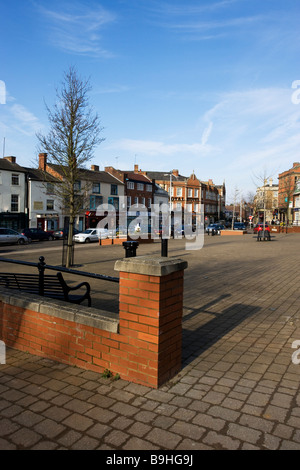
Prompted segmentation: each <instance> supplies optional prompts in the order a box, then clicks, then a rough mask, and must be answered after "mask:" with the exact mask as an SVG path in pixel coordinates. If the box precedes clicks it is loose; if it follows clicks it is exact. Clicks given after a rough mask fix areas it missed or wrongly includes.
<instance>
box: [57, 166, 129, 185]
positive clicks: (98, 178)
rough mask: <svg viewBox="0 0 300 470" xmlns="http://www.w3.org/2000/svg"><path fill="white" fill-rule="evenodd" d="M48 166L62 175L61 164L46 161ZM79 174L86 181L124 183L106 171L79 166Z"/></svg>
mask: <svg viewBox="0 0 300 470" xmlns="http://www.w3.org/2000/svg"><path fill="white" fill-rule="evenodd" d="M48 166H49V167H51V168H53V170H55V171H56V172H57V173H59V174H60V175H61V176H64V173H63V170H62V167H61V165H57V164H53V163H48ZM79 176H80V178H82V179H83V180H87V181H94V182H100V183H108V184H120V185H123V184H124V183H123V182H122V181H121V180H119V179H118V178H116V177H115V176H113V175H111V174H110V173H107V172H106V171H98V170H87V169H85V168H80V169H79Z"/></svg>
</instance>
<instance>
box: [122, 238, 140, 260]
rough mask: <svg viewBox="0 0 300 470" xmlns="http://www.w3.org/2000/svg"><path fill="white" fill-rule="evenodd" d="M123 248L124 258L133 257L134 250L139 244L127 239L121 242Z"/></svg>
mask: <svg viewBox="0 0 300 470" xmlns="http://www.w3.org/2000/svg"><path fill="white" fill-rule="evenodd" d="M123 246H124V249H125V258H134V257H135V256H136V250H137V247H138V246H139V242H136V241H127V242H123Z"/></svg>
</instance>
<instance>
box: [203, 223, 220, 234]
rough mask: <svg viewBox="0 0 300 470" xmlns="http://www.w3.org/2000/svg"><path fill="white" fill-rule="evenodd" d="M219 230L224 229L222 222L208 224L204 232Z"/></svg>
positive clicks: (216, 231)
mask: <svg viewBox="0 0 300 470" xmlns="http://www.w3.org/2000/svg"><path fill="white" fill-rule="evenodd" d="M220 230H225V227H224V225H223V224H209V225H208V226H207V227H206V232H207V233H208V234H210V233H212V232H214V233H218V232H220Z"/></svg>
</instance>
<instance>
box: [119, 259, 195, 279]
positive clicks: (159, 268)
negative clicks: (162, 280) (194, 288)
mask: <svg viewBox="0 0 300 470" xmlns="http://www.w3.org/2000/svg"><path fill="white" fill-rule="evenodd" d="M187 267H188V263H187V262H186V261H183V260H181V259H178V258H165V257H149V256H135V257H133V258H124V259H121V260H118V261H116V263H115V270H116V271H122V272H127V273H133V274H145V275H148V276H158V277H160V276H167V275H168V274H171V273H174V272H176V271H183V270H184V269H186V268H187Z"/></svg>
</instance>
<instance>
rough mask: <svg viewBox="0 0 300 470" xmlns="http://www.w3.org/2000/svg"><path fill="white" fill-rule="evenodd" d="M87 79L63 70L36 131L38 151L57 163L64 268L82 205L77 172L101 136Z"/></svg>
mask: <svg viewBox="0 0 300 470" xmlns="http://www.w3.org/2000/svg"><path fill="white" fill-rule="evenodd" d="M90 90H91V87H90V82H89V80H87V81H83V80H82V79H81V78H80V77H79V76H78V74H77V71H76V69H75V68H74V67H70V68H69V69H68V70H67V71H66V72H65V73H64V78H63V81H62V83H61V88H60V89H57V90H56V97H57V102H56V104H55V105H54V107H53V109H52V110H51V109H50V108H49V107H48V106H47V105H46V109H47V114H48V120H49V124H50V130H49V133H48V135H42V134H37V138H38V140H39V144H40V147H41V151H43V152H47V154H48V159H49V163H54V164H56V165H59V167H60V173H61V174H62V175H63V178H62V181H61V183H60V184H59V185H57V195H58V196H59V197H60V198H61V201H62V205H63V208H64V211H65V214H67V215H68V217H69V230H68V243H67V256H66V267H70V265H71V259H72V258H71V254H72V246H73V226H74V222H75V219H76V216H77V215H78V214H79V212H80V210H81V207H82V188H78V186H77V185H76V182H77V181H78V180H79V175H80V171H81V170H82V169H83V168H84V165H85V164H86V163H87V162H88V161H89V160H91V159H92V157H93V151H94V149H95V147H96V146H97V145H98V144H100V143H101V142H102V141H103V140H104V139H103V138H100V137H99V135H100V133H101V131H102V130H103V128H102V127H100V121H99V117H98V115H97V114H95V113H94V112H93V110H92V108H91V106H90V105H89V100H88V93H89V92H90Z"/></svg>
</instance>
